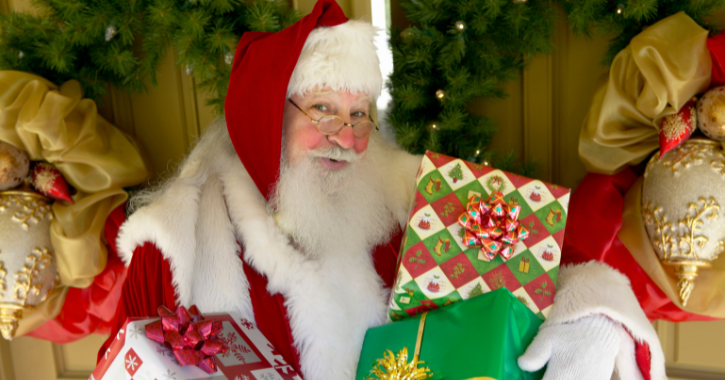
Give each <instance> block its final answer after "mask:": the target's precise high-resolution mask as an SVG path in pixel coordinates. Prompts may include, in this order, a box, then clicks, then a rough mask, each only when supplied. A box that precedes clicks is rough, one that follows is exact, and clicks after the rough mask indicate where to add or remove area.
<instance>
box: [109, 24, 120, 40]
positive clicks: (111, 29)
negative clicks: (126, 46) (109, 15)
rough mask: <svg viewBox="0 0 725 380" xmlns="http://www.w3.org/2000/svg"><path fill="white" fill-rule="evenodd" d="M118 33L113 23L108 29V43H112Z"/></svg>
mask: <svg viewBox="0 0 725 380" xmlns="http://www.w3.org/2000/svg"><path fill="white" fill-rule="evenodd" d="M117 32H118V31H117V30H116V25H114V24H113V22H111V25H109V26H108V28H106V42H108V41H110V40H111V39H112V38H113V36H115V35H116V33H117Z"/></svg>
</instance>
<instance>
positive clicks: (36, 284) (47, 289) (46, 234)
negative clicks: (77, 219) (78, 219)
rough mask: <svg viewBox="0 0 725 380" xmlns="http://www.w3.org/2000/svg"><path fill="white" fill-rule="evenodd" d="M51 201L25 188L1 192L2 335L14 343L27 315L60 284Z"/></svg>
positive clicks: (0, 319)
mask: <svg viewBox="0 0 725 380" xmlns="http://www.w3.org/2000/svg"><path fill="white" fill-rule="evenodd" d="M50 205H51V201H50V200H49V199H48V198H46V197H44V196H42V195H40V194H38V193H36V192H34V191H32V190H30V189H29V188H25V187H22V188H20V189H16V190H10V191H3V192H0V249H1V250H2V251H1V252H0V333H2V335H3V337H4V338H5V339H12V338H13V337H14V336H15V333H16V332H17V329H18V321H19V320H20V319H22V317H23V311H24V310H28V309H33V308H35V307H36V306H38V305H39V304H40V303H42V302H43V301H45V300H46V299H47V297H48V296H49V294H50V293H51V291H52V290H53V288H54V287H55V286H56V285H57V284H58V283H59V281H60V277H59V274H58V269H57V265H56V262H55V259H54V258H53V249H52V243H51V241H50V223H51V221H52V219H53V213H52V209H51V206H50Z"/></svg>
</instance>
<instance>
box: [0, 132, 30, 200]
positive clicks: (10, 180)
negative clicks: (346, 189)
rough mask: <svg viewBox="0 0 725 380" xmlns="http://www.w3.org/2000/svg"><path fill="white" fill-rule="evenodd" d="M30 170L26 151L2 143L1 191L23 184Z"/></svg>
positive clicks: (0, 144)
mask: <svg viewBox="0 0 725 380" xmlns="http://www.w3.org/2000/svg"><path fill="white" fill-rule="evenodd" d="M29 170H30V159H29V158H28V154H27V153H25V151H23V150H21V149H18V148H16V147H14V146H13V145H10V144H8V143H6V142H3V141H0V190H7V189H12V188H13V187H16V186H19V185H20V184H21V183H23V180H24V179H25V177H27V176H28V171H29Z"/></svg>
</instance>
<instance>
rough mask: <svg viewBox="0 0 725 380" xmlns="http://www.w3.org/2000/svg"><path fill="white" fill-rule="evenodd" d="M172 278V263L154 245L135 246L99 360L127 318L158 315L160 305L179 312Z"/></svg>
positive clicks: (99, 353) (99, 352)
mask: <svg viewBox="0 0 725 380" xmlns="http://www.w3.org/2000/svg"><path fill="white" fill-rule="evenodd" d="M171 279H172V277H171V268H170V267H169V261H168V260H166V259H165V258H164V257H163V255H162V254H161V251H159V249H158V248H156V246H155V245H153V244H152V243H146V244H144V245H143V246H140V247H136V250H135V251H134V253H133V258H132V259H131V264H130V265H129V267H128V273H127V275H126V281H125V282H124V283H123V288H122V289H121V299H120V301H119V302H118V308H117V309H116V317H115V321H114V322H113V323H112V327H111V330H110V333H111V336H110V337H109V338H108V340H107V341H106V343H104V344H103V346H101V349H100V350H99V351H98V360H100V359H101V358H102V357H103V353H104V352H106V349H107V348H108V346H109V345H110V344H111V342H112V341H113V338H114V337H115V336H116V333H117V332H118V330H119V329H120V328H121V326H123V323H124V322H125V321H126V318H129V317H151V316H156V315H157V312H156V309H157V308H158V307H159V306H161V305H165V306H167V307H168V308H169V309H172V310H175V309H176V301H177V300H176V294H175V292H174V286H173V284H172V282H171Z"/></svg>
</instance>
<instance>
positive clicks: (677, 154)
mask: <svg viewBox="0 0 725 380" xmlns="http://www.w3.org/2000/svg"><path fill="white" fill-rule="evenodd" d="M708 150H710V148H709V147H708V146H706V145H700V144H684V145H680V146H679V147H678V148H677V149H675V151H674V152H672V153H673V154H672V155H671V156H670V158H668V159H666V160H664V161H662V166H664V167H665V168H666V169H670V170H672V173H674V174H675V176H679V175H680V170H681V169H689V168H690V165H700V164H702V161H703V159H705V153H706V152H707V151H708ZM663 158H664V157H663ZM646 175H647V171H646V170H645V176H646Z"/></svg>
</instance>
